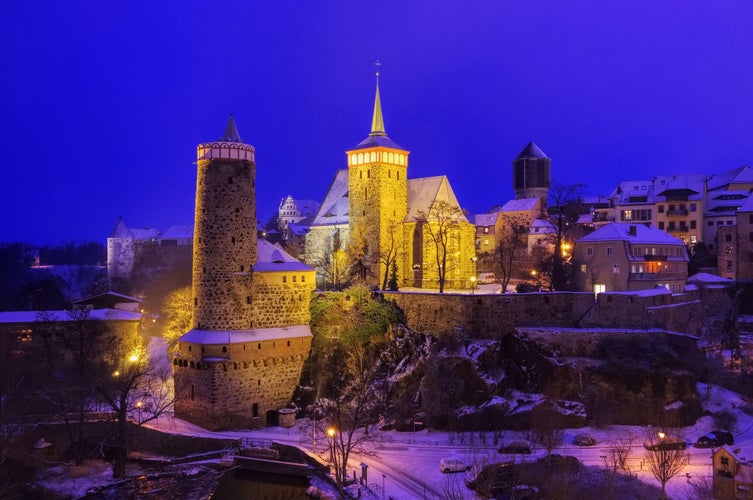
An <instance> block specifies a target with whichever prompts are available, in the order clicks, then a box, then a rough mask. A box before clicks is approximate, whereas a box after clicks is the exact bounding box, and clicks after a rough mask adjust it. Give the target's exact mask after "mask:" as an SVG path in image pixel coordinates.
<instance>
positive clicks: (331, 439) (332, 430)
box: [327, 427, 337, 472]
mask: <svg viewBox="0 0 753 500" xmlns="http://www.w3.org/2000/svg"><path fill="white" fill-rule="evenodd" d="M327 437H328V438H329V461H330V462H332V464H333V465H334V466H335V472H337V464H336V463H335V428H334V427H327Z"/></svg>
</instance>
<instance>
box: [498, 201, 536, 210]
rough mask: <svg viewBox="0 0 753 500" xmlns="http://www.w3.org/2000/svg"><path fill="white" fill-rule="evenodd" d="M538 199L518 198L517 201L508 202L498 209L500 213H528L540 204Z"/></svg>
mask: <svg viewBox="0 0 753 500" xmlns="http://www.w3.org/2000/svg"><path fill="white" fill-rule="evenodd" d="M540 202H541V199H540V198H520V199H519V200H510V201H508V202H507V203H505V204H504V205H502V208H500V209H499V211H500V212H529V211H531V210H533V209H534V208H536V204H537V203H540Z"/></svg>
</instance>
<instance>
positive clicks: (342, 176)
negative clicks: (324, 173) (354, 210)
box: [312, 169, 350, 226]
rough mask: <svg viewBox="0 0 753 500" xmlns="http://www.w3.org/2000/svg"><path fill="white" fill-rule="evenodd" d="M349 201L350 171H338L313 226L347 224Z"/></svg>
mask: <svg viewBox="0 0 753 500" xmlns="http://www.w3.org/2000/svg"><path fill="white" fill-rule="evenodd" d="M349 205H350V203H349V200H348V170H347V169H342V170H338V171H337V174H336V175H335V179H334V180H333V181H332V184H331V185H330V186H329V190H327V196H326V197H325V198H324V201H323V202H322V205H321V207H319V212H317V214H316V217H315V218H314V223H313V224H312V226H325V225H329V224H347V223H348V214H349Z"/></svg>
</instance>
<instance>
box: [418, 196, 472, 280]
mask: <svg viewBox="0 0 753 500" xmlns="http://www.w3.org/2000/svg"><path fill="white" fill-rule="evenodd" d="M463 217H464V216H463V211H462V210H460V207H458V206H456V205H453V204H452V203H450V202H448V201H445V200H438V201H435V202H434V203H433V204H432V206H431V208H430V209H429V212H428V213H425V212H423V211H421V212H419V213H418V217H417V220H418V222H419V223H420V224H421V225H422V226H423V228H424V230H425V231H426V234H428V235H429V238H430V239H431V241H432V243H434V250H435V253H434V256H435V260H436V265H437V274H438V277H439V293H444V285H445V280H446V278H447V271H448V269H447V252H448V247H449V244H450V237H451V236H452V234H453V233H454V232H455V231H456V230H457V226H458V222H459V221H460V220H461V219H462V218H463Z"/></svg>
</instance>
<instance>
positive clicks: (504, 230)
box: [491, 215, 530, 292]
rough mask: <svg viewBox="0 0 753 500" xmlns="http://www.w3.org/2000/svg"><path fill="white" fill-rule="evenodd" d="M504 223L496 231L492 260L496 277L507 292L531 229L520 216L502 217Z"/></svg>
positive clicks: (523, 252)
mask: <svg viewBox="0 0 753 500" xmlns="http://www.w3.org/2000/svg"><path fill="white" fill-rule="evenodd" d="M500 217H502V219H503V222H502V224H501V226H500V227H499V229H498V230H497V231H496V233H497V234H496V239H497V242H496V246H495V248H494V255H493V257H492V259H491V268H492V272H494V277H495V278H496V280H497V282H498V283H499V284H500V286H501V287H502V291H503V292H504V291H506V290H507V285H509V284H510V279H511V278H512V275H513V272H514V264H515V262H517V261H520V260H521V258H522V257H523V255H521V254H525V251H526V249H527V248H526V235H527V234H528V231H529V229H530V224H529V222H528V220H527V219H526V218H525V217H523V216H520V215H500Z"/></svg>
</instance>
